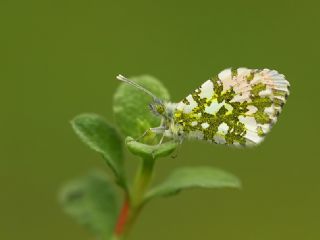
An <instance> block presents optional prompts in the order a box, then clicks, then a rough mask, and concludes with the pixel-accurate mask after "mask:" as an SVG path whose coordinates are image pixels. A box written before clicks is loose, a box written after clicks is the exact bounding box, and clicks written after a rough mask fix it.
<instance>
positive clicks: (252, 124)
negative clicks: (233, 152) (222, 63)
mask: <svg viewBox="0 0 320 240" xmlns="http://www.w3.org/2000/svg"><path fill="white" fill-rule="evenodd" d="M288 95H289V82H288V81H287V80H286V79H285V77H284V75H282V74H279V73H278V72H277V71H275V70H269V69H263V70H257V69H247V68H238V69H226V70H224V71H222V72H220V73H219V74H218V76H216V77H213V78H212V79H209V80H207V81H206V82H204V83H203V84H202V85H201V86H200V87H199V88H198V89H196V90H195V91H194V92H193V93H192V94H190V95H188V96H187V97H186V98H185V99H183V100H182V101H181V102H179V103H178V104H177V107H176V111H175V114H174V122H175V124H177V126H178V127H179V128H180V129H182V131H183V135H184V136H186V137H189V138H196V139H201V140H207V141H210V142H214V143H218V144H233V145H254V144H258V143H260V142H261V141H262V140H263V138H264V136H265V134H266V133H268V131H269V130H270V128H271V127H272V125H273V124H274V123H275V122H276V121H277V117H278V115H279V113H280V112H281V109H282V107H283V105H284V103H285V102H286V98H287V96H288Z"/></svg>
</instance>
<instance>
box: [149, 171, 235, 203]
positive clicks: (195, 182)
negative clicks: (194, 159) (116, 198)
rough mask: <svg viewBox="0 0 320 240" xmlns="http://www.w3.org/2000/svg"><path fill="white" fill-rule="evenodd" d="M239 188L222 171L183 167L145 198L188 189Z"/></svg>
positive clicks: (167, 194)
mask: <svg viewBox="0 0 320 240" xmlns="http://www.w3.org/2000/svg"><path fill="white" fill-rule="evenodd" d="M195 187H200V188H225V187H230V188H240V187H241V183H240V180H239V179H238V178H237V177H235V176H234V175H232V174H230V173H227V172H225V171H223V170H220V169H216V168H211V167H185V168H181V169H177V170H175V171H174V172H173V173H172V174H171V175H170V176H169V177H168V178H167V179H166V180H165V181H164V182H163V183H162V184H160V185H159V186H157V187H155V188H154V189H152V190H151V191H150V192H149V193H148V194H147V196H146V199H147V200H149V199H151V198H154V197H161V196H169V195H174V194H176V193H178V192H180V191H181V190H184V189H189V188H195Z"/></svg>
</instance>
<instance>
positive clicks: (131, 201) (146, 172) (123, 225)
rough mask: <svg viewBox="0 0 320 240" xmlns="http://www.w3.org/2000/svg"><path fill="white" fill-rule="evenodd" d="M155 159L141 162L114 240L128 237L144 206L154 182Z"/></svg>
mask: <svg viewBox="0 0 320 240" xmlns="http://www.w3.org/2000/svg"><path fill="white" fill-rule="evenodd" d="M154 163H155V159H154V158H151V157H150V158H144V159H142V160H141V163H140V166H139V169H138V171H137V174H136V177H135V180H134V184H133V188H132V192H131V194H130V198H126V199H125V201H124V204H123V207H122V210H121V213H120V216H119V219H118V223H117V226H116V229H115V237H114V240H120V239H121V240H123V239H125V238H126V237H127V236H128V233H129V232H130V230H131V228H132V225H133V224H134V223H135V220H136V219H137V217H138V215H139V213H140V212H141V210H142V208H143V205H144V196H145V193H146V191H147V190H148V187H149V185H150V183H151V181H152V176H153V168H154Z"/></svg>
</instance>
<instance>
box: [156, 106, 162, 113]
mask: <svg viewBox="0 0 320 240" xmlns="http://www.w3.org/2000/svg"><path fill="white" fill-rule="evenodd" d="M156 111H157V112H158V113H159V114H163V113H164V106H163V105H157V106H156Z"/></svg>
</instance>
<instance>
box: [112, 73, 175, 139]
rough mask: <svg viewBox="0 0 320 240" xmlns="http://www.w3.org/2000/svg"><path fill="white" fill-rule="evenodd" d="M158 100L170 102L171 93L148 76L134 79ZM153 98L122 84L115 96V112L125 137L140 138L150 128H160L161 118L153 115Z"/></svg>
mask: <svg viewBox="0 0 320 240" xmlns="http://www.w3.org/2000/svg"><path fill="white" fill-rule="evenodd" d="M130 79H131V80H133V81H135V82H137V83H139V84H140V85H142V86H143V87H145V88H146V89H148V90H149V91H150V92H152V93H153V94H154V95H156V96H157V97H158V98H160V99H162V100H169V93H168V91H167V89H166V88H165V87H164V86H163V85H162V83H161V82H160V81H159V80H157V79H156V78H154V77H152V76H148V75H143V76H138V77H132V78H130ZM152 100H153V99H152V97H150V96H149V95H147V94H145V93H144V92H142V91H141V90H138V89H136V88H134V87H132V86H130V85H128V84H125V83H122V84H121V85H120V86H119V88H118V89H117V91H116V93H115V95H114V105H113V112H114V116H115V120H116V122H117V124H118V126H119V128H120V130H121V131H122V133H123V134H124V135H125V136H131V137H133V138H138V137H140V136H141V135H142V134H143V133H144V132H145V131H146V130H148V129H149V128H150V127H158V126H159V125H160V118H159V117H158V116H155V115H154V114H152V113H151V111H150V109H149V106H148V105H149V103H151V102H152Z"/></svg>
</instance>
